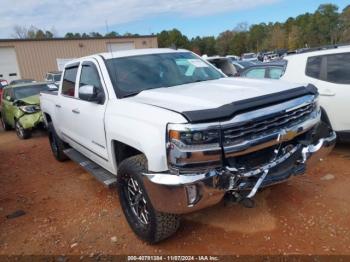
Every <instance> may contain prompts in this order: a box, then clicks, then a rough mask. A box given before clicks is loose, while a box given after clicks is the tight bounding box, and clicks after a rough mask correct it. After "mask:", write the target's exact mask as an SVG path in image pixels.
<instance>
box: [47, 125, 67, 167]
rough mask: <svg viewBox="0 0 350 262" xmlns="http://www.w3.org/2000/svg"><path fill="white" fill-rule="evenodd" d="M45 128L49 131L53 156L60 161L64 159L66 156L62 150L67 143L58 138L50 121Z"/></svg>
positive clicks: (65, 147)
mask: <svg viewBox="0 0 350 262" xmlns="http://www.w3.org/2000/svg"><path fill="white" fill-rule="evenodd" d="M47 130H48V133H49V141H50V147H51V150H52V153H53V155H54V157H55V158H56V160H58V161H60V162H63V161H66V160H67V159H68V157H67V156H66V154H65V153H64V151H63V150H65V149H67V145H66V144H65V143H64V142H63V141H62V140H61V138H59V136H58V135H57V133H56V130H55V128H54V126H53V124H52V123H49V124H48V125H47Z"/></svg>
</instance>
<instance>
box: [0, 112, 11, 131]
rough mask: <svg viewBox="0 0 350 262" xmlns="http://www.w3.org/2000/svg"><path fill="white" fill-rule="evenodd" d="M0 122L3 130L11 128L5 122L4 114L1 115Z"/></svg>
mask: <svg viewBox="0 0 350 262" xmlns="http://www.w3.org/2000/svg"><path fill="white" fill-rule="evenodd" d="M1 124H2V128H3V129H4V130H5V131H9V130H11V126H10V125H9V124H7V123H6V120H5V119H4V116H3V115H2V116H1Z"/></svg>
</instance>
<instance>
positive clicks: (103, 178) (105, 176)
mask: <svg viewBox="0 0 350 262" xmlns="http://www.w3.org/2000/svg"><path fill="white" fill-rule="evenodd" d="M63 152H64V153H65V154H66V155H67V156H68V157H69V158H70V159H71V160H73V161H74V162H76V163H78V164H79V165H80V166H81V167H82V168H84V169H85V170H86V171H87V172H89V173H90V174H91V175H93V176H94V177H95V178H96V179H97V180H98V181H99V182H101V183H102V184H104V185H105V186H106V187H108V188H111V187H113V186H115V185H116V183H117V177H116V176H115V175H113V174H112V173H111V172H109V171H107V170H106V169H104V168H103V167H101V166H99V165H98V164H96V163H94V162H93V161H91V160H90V159H88V158H87V157H85V156H84V155H82V154H81V153H79V152H78V151H76V150H75V149H73V148H69V149H66V150H64V151H63Z"/></svg>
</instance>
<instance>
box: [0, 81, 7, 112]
mask: <svg viewBox="0 0 350 262" xmlns="http://www.w3.org/2000/svg"><path fill="white" fill-rule="evenodd" d="M5 86H7V81H6V80H5V79H0V106H1V98H2V90H3V88H4V87H5ZM0 110H1V108H0Z"/></svg>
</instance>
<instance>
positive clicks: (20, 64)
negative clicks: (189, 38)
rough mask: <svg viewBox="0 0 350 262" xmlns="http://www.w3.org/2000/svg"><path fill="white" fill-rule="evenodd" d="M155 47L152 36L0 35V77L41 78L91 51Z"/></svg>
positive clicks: (155, 42)
mask: <svg viewBox="0 0 350 262" xmlns="http://www.w3.org/2000/svg"><path fill="white" fill-rule="evenodd" d="M156 47H158V43H157V37H156V36H136V37H134V36H133V37H113V38H82V39H67V38H54V39H42V40H41V39H40V40H39V39H38V40H33V39H1V40H0V79H6V80H7V81H11V80H14V79H21V78H22V79H24V78H31V79H35V80H37V81H41V80H43V79H44V76H45V74H46V73H47V72H49V71H57V70H61V69H62V67H63V66H64V63H65V62H66V61H68V60H71V59H73V58H78V57H82V56H87V55H91V54H95V53H102V52H109V51H120V50H127V49H134V48H156Z"/></svg>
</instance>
